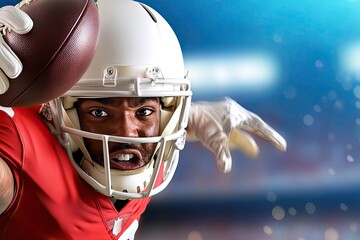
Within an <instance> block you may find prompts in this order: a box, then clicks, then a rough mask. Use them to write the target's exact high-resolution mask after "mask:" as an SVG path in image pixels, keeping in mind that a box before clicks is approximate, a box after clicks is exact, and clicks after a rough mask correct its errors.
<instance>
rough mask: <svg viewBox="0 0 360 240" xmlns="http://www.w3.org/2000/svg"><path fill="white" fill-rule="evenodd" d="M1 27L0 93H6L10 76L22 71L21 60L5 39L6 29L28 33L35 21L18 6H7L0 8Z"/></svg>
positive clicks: (15, 76)
mask: <svg viewBox="0 0 360 240" xmlns="http://www.w3.org/2000/svg"><path fill="white" fill-rule="evenodd" d="M0 27H1V29H0V30H1V33H0V94H4V93H5V92H6V91H7V90H8V89H9V85H10V84H9V79H8V78H11V79H14V78H17V77H18V76H19V74H20V73H21V71H22V63H21V61H20V60H19V58H18V57H17V56H16V54H15V53H14V52H13V51H12V50H11V48H10V47H9V46H8V45H7V44H6V42H5V41H4V39H3V35H4V32H5V31H4V30H5V29H6V28H7V29H8V30H9V31H15V32H16V33H19V34H26V33H28V32H29V31H30V30H31V29H32V27H33V21H32V20H31V18H30V17H29V16H28V15H27V14H26V13H25V12H24V11H22V10H20V9H19V8H18V7H14V6H5V7H2V8H0ZM1 70H2V71H1Z"/></svg>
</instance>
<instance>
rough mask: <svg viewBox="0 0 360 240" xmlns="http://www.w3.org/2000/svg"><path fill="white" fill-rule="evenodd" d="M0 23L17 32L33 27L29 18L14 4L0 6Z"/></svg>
mask: <svg viewBox="0 0 360 240" xmlns="http://www.w3.org/2000/svg"><path fill="white" fill-rule="evenodd" d="M0 23H1V24H3V25H4V26H5V27H8V28H10V29H11V30H13V31H15V32H17V33H19V34H25V33H28V32H29V31H30V30H31V29H32V27H33V21H32V20H31V18H30V17H29V16H28V15H27V14H26V13H25V12H24V11H22V10H20V9H19V8H17V7H14V6H5V7H2V8H0Z"/></svg>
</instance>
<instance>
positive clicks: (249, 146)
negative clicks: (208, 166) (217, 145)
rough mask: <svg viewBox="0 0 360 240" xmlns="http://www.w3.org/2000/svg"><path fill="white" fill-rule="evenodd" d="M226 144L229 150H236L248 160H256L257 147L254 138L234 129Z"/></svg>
mask: <svg viewBox="0 0 360 240" xmlns="http://www.w3.org/2000/svg"><path fill="white" fill-rule="evenodd" d="M228 144H229V146H230V147H231V148H237V149H239V150H240V151H241V152H243V153H244V154H246V155H247V156H248V157H250V158H256V157H257V156H258V154H259V146H258V145H257V144H256V142H255V140H254V138H252V137H251V136H250V135H249V134H247V133H246V132H244V131H241V130H237V129H234V130H232V131H231V132H230V134H229V138H228Z"/></svg>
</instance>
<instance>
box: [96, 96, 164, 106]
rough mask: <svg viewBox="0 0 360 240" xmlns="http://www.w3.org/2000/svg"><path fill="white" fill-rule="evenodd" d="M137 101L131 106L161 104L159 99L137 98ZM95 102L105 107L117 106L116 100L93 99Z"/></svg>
mask: <svg viewBox="0 0 360 240" xmlns="http://www.w3.org/2000/svg"><path fill="white" fill-rule="evenodd" d="M135 99H136V101H134V102H131V106H132V107H138V106H141V105H143V104H145V103H147V102H150V101H154V102H159V98H158V97H138V98H135ZM91 100H93V101H96V102H99V103H101V104H104V105H108V106H115V105H116V104H115V103H116V101H115V98H94V99H91Z"/></svg>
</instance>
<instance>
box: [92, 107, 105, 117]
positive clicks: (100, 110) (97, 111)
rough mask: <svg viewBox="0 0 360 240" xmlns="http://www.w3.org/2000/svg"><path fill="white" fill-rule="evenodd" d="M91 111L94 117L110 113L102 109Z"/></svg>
mask: <svg viewBox="0 0 360 240" xmlns="http://www.w3.org/2000/svg"><path fill="white" fill-rule="evenodd" d="M90 113H91V115H93V116H94V117H98V118H100V117H107V116H108V115H109V114H108V113H107V112H106V111H104V110H102V109H95V110H92V111H91V112H90Z"/></svg>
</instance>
